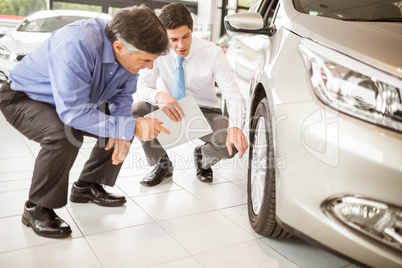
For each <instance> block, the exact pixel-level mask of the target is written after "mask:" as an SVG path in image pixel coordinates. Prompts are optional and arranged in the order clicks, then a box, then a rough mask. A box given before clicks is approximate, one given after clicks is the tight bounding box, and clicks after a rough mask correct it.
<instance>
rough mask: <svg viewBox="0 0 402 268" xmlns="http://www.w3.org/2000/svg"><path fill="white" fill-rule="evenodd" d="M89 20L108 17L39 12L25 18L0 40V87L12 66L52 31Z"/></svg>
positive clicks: (107, 18)
mask: <svg viewBox="0 0 402 268" xmlns="http://www.w3.org/2000/svg"><path fill="white" fill-rule="evenodd" d="M90 18H98V19H102V20H109V19H110V15H108V14H105V13H99V12H92V11H81V10H42V11H37V12H34V13H32V14H30V15H28V16H27V17H26V18H25V19H24V20H23V21H22V22H21V23H20V24H18V25H17V27H16V28H15V29H11V30H9V31H7V32H6V33H5V35H4V36H3V37H2V38H0V83H2V82H4V81H5V80H6V79H7V78H8V75H9V72H10V70H11V69H12V68H13V67H14V66H15V64H17V63H18V62H19V61H21V60H22V58H23V57H24V56H25V55H27V54H29V53H30V52H31V51H33V50H34V49H35V48H36V47H37V46H38V45H39V44H40V43H42V42H43V41H44V40H45V39H46V38H48V37H49V36H50V34H51V33H52V32H53V31H55V30H57V29H59V28H61V27H63V26H65V25H67V24H69V23H72V22H74V21H77V20H83V19H90Z"/></svg>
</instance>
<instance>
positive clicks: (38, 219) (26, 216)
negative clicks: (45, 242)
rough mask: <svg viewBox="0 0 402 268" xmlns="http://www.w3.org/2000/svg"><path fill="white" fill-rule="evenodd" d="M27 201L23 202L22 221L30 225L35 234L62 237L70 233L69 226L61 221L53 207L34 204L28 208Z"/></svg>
mask: <svg viewBox="0 0 402 268" xmlns="http://www.w3.org/2000/svg"><path fill="white" fill-rule="evenodd" d="M27 204H28V201H27V202H25V206H24V213H22V223H23V224H24V225H26V226H28V227H32V229H33V230H34V232H35V233H36V234H37V235H40V236H45V237H50V238H62V237H66V236H69V235H70V234H71V228H70V226H68V224H67V223H66V222H65V221H63V220H62V219H61V218H60V217H59V216H57V214H56V213H55V212H54V210H53V209H49V208H44V207H41V206H35V207H32V208H29V207H28V206H27Z"/></svg>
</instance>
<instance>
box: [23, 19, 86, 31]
mask: <svg viewBox="0 0 402 268" xmlns="http://www.w3.org/2000/svg"><path fill="white" fill-rule="evenodd" d="M82 19H85V17H77V16H59V17H50V18H43V19H35V20H31V21H30V20H25V21H24V22H22V24H21V25H20V26H19V27H18V29H17V31H20V32H41V33H51V32H53V31H55V30H57V29H59V28H61V27H63V26H65V25H67V24H69V23H72V22H74V21H77V20H82ZM88 19H89V17H88Z"/></svg>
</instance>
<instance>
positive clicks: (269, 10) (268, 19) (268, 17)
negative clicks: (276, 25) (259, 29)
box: [264, 0, 279, 26]
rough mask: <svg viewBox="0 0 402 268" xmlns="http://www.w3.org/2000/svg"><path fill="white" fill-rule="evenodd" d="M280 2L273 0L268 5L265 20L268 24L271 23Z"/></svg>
mask: <svg viewBox="0 0 402 268" xmlns="http://www.w3.org/2000/svg"><path fill="white" fill-rule="evenodd" d="M278 2H279V1H278V0H272V1H271V2H270V3H269V5H268V7H267V10H266V11H265V15H264V20H265V22H266V23H265V25H266V26H269V25H271V23H272V19H273V18H274V15H275V10H276V7H277V5H278Z"/></svg>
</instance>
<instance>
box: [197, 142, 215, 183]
mask: <svg viewBox="0 0 402 268" xmlns="http://www.w3.org/2000/svg"><path fill="white" fill-rule="evenodd" d="M201 160H202V154H201V147H200V146H198V147H196V148H195V150H194V163H195V167H196V168H197V179H198V180H200V181H202V182H212V180H213V172H212V169H211V168H207V169H203V168H202V166H201Z"/></svg>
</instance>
